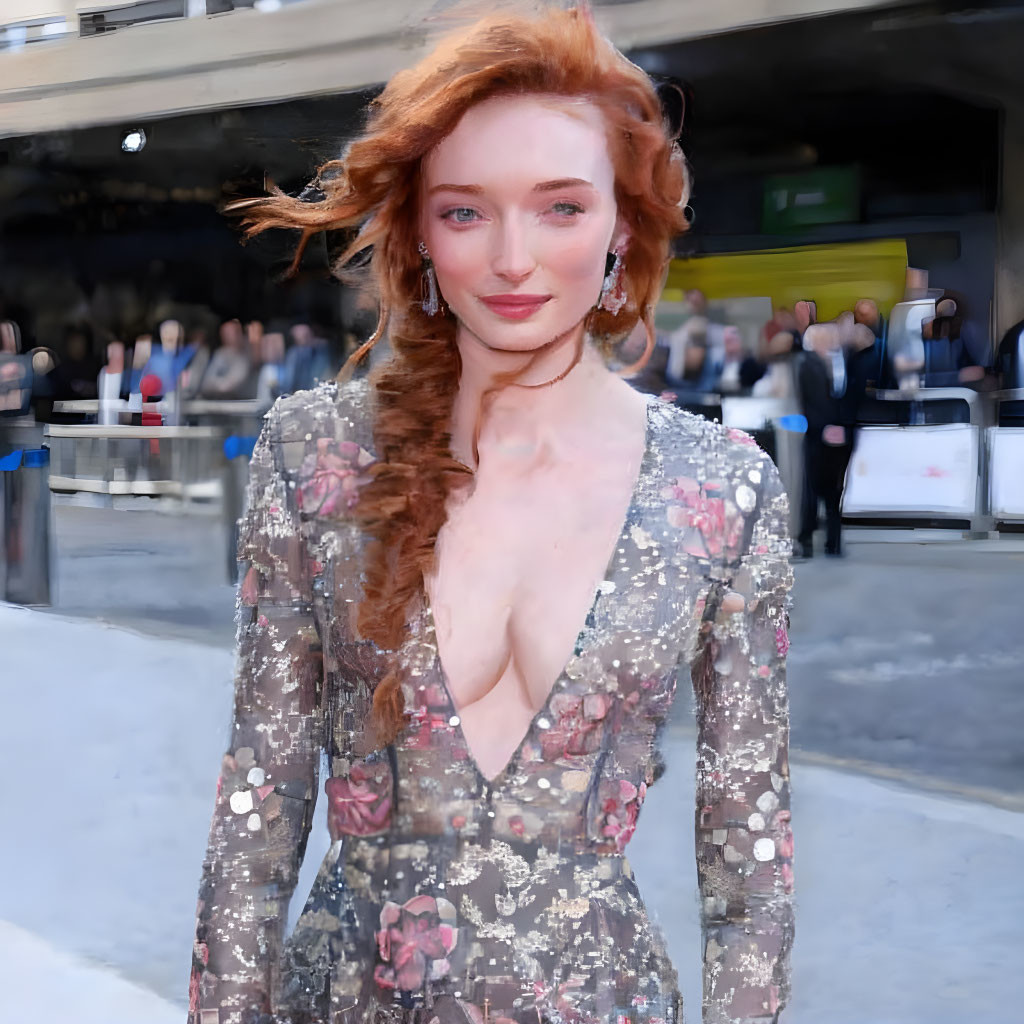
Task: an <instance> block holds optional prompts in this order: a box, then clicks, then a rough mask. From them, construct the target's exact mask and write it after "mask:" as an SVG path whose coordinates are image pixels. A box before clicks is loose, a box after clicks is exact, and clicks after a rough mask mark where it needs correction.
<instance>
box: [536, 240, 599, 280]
mask: <svg viewBox="0 0 1024 1024" xmlns="http://www.w3.org/2000/svg"><path fill="white" fill-rule="evenodd" d="M545 263H546V265H547V267H548V269H549V270H551V271H552V272H553V273H556V274H558V276H559V277H561V278H562V279H563V280H566V281H579V282H581V283H582V282H587V281H591V280H593V279H596V278H598V277H603V276H604V263H605V246H604V245H603V244H602V243H601V240H600V239H599V238H597V239H594V238H586V239H583V238H580V239H574V240H573V241H571V242H568V243H563V244H561V245H557V246H552V247H551V248H550V251H549V252H548V253H547V254H546V259H545Z"/></svg>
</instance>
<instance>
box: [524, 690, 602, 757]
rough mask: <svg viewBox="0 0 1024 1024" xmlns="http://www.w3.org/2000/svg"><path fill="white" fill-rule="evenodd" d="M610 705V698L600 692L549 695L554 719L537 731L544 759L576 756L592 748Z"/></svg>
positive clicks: (594, 746)
mask: <svg viewBox="0 0 1024 1024" xmlns="http://www.w3.org/2000/svg"><path fill="white" fill-rule="evenodd" d="M609 707H611V698H610V697H608V696H607V695H606V694H603V693H588V694H587V695H586V696H585V697H578V696H573V695H572V694H568V693H558V694H555V696H553V697H552V698H551V703H550V711H551V717H552V718H553V719H554V721H553V722H552V723H551V727H550V728H549V729H545V730H543V731H542V732H541V734H540V746H541V750H542V752H543V755H544V759H545V760H546V761H557V760H559V759H560V758H563V757H578V756H579V755H581V754H588V753H590V752H591V751H593V750H594V749H595V748H596V746H597V743H598V737H599V736H600V734H601V733H600V728H599V726H600V725H601V722H602V721H603V720H604V717H605V715H607V714H608V709H609Z"/></svg>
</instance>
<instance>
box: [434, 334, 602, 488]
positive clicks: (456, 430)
mask: <svg viewBox="0 0 1024 1024" xmlns="http://www.w3.org/2000/svg"><path fill="white" fill-rule="evenodd" d="M455 340H456V345H457V346H458V349H459V356H460V358H461V360H462V371H461V374H460V377H459V389H458V392H457V393H456V396H455V401H454V404H453V407H452V453H453V455H454V456H455V457H456V458H457V459H458V460H459V461H460V462H463V463H465V464H466V465H468V466H471V467H474V468H475V467H476V462H477V458H476V454H475V453H474V431H475V430H476V429H477V424H478V421H479V438H478V446H479V448H480V449H485V448H487V447H489V446H490V445H492V444H493V445H497V446H500V448H501V449H502V450H505V451H509V450H517V451H521V452H522V453H523V454H526V455H528V454H529V452H530V451H533V450H539V449H541V448H546V447H551V446H554V447H561V445H562V443H567V442H568V443H571V438H572V437H573V435H574V432H575V431H574V428H577V429H578V428H581V427H582V428H583V429H586V427H587V425H588V424H590V423H592V422H593V415H594V414H595V413H597V412H598V411H599V407H600V403H601V401H602V399H603V397H604V396H606V395H607V386H608V384H609V383H610V382H612V381H614V380H615V379H616V378H615V376H614V374H612V373H611V371H609V370H608V368H607V367H606V366H605V364H604V361H603V359H602V358H601V356H600V354H599V353H598V352H597V351H596V350H595V349H594V348H593V346H592V345H591V344H590V343H589V342H588V341H587V340H586V339H585V338H584V332H583V324H582V323H580V324H578V325H577V326H576V327H575V328H573V329H572V330H571V331H569V332H567V333H566V334H564V335H562V336H560V337H558V338H556V339H554V340H553V341H552V342H551V343H549V344H548V345H547V346H545V347H544V348H543V349H541V350H540V351H534V352H509V351H507V350H501V349H495V348H492V347H490V346H489V345H487V344H486V342H484V341H483V340H481V339H480V338H478V337H477V336H476V335H474V334H472V333H471V332H470V331H468V330H467V329H466V328H465V327H463V326H462V325H461V324H460V326H459V328H458V330H457V332H456V339H455ZM581 341H582V344H583V350H582V354H581V356H580V359H579V361H578V362H577V363H576V364H575V365H573V360H574V359H575V358H576V352H577V349H578V347H579V345H580V343H581ZM515 373H518V374H519V376H517V377H516V378H515V382H514V383H512V384H507V385H506V384H505V383H504V382H505V381H506V380H507V379H508V375H510V374H515ZM563 374H564V376H562V375H563ZM559 377H560V378H561V379H557V380H556V378H559ZM551 381H554V383H549V382H551ZM494 388H499V389H500V390H498V391H492V389H494ZM485 397H486V401H485Z"/></svg>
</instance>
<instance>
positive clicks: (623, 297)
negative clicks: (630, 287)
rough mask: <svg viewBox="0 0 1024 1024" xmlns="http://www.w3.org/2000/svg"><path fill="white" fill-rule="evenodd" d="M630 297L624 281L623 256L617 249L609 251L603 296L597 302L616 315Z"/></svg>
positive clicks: (598, 306)
mask: <svg viewBox="0 0 1024 1024" xmlns="http://www.w3.org/2000/svg"><path fill="white" fill-rule="evenodd" d="M628 298H629V296H628V295H627V294H626V287H625V283H624V281H623V274H622V256H621V255H619V252H618V250H616V251H615V252H610V253H608V259H607V260H606V261H605V273H604V284H602V285H601V298H600V299H599V300H598V302H597V308H598V309H603V310H604V311H605V312H606V313H611V314H612V316H614V315H615V314H617V313H618V312H619V310H621V309H622V307H623V306H624V305H625V304H626V302H627V300H628Z"/></svg>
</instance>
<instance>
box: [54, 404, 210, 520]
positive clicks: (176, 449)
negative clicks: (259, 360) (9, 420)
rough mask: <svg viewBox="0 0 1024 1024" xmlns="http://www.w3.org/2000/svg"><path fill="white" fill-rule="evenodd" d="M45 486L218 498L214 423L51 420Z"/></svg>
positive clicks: (93, 490) (58, 489)
mask: <svg viewBox="0 0 1024 1024" xmlns="http://www.w3.org/2000/svg"><path fill="white" fill-rule="evenodd" d="M45 433H46V437H47V438H48V439H49V440H50V441H51V448H52V452H53V467H52V471H51V474H50V489H51V490H54V491H87V492H91V493H94V494H105V495H110V496H113V495H148V496H158V495H165V496H169V497H174V498H180V499H181V500H182V501H185V502H187V501H195V500H204V499H206V500H209V499H217V498H219V497H220V485H219V475H220V474H219V468H220V467H219V466H218V465H217V464H216V461H215V458H216V451H217V445H218V443H219V442H220V441H222V440H223V437H224V431H223V430H220V429H218V428H216V427H131V426H120V425H117V426H104V425H99V424H92V423H83V424H63V423H51V424H49V425H48V426H47V427H46V431H45Z"/></svg>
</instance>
